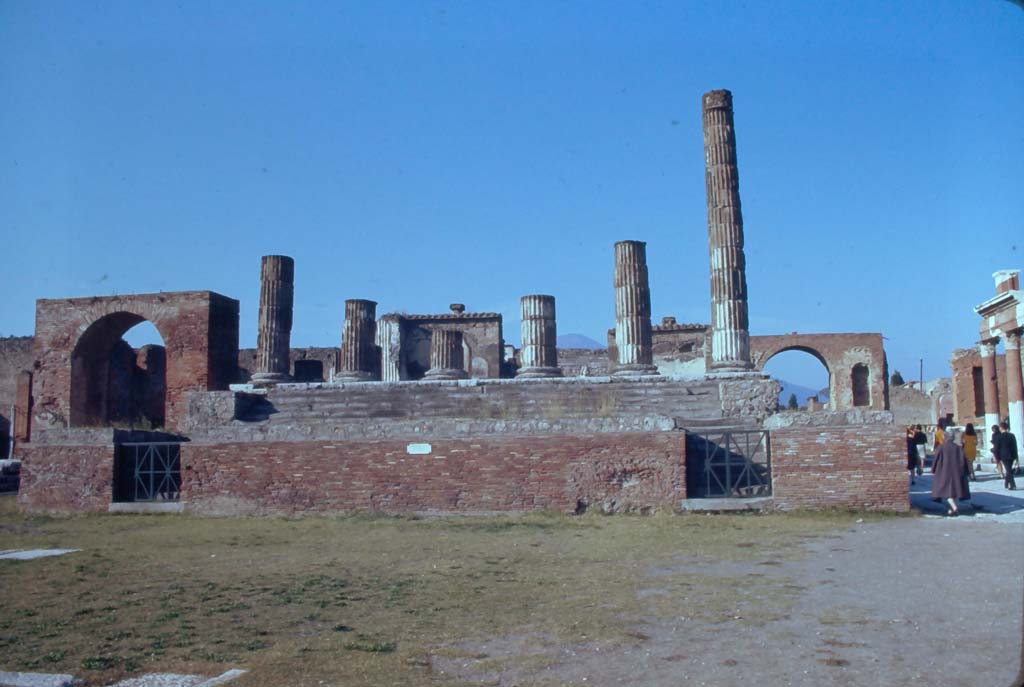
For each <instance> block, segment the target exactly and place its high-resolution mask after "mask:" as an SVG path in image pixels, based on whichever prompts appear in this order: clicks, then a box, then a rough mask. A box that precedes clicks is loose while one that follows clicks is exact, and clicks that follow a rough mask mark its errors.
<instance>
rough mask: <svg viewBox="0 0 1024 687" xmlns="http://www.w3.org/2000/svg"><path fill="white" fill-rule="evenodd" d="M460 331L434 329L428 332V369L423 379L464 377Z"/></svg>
mask: <svg viewBox="0 0 1024 687" xmlns="http://www.w3.org/2000/svg"><path fill="white" fill-rule="evenodd" d="M463 357H464V356H463V355H462V332H460V331H455V330H452V329H435V330H434V331H432V332H431V333H430V369H429V370H427V373H426V374H425V375H424V379H465V378H466V377H468V376H469V375H467V374H466V370H465V364H464V363H463Z"/></svg>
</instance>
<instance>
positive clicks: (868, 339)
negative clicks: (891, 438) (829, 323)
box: [750, 333, 889, 410]
mask: <svg viewBox="0 0 1024 687" xmlns="http://www.w3.org/2000/svg"><path fill="white" fill-rule="evenodd" d="M788 350H798V351H804V352H806V353H810V354H811V355H813V356H814V357H815V358H817V359H818V360H819V361H821V363H822V364H823V365H824V366H825V369H827V370H828V372H829V385H828V386H829V404H828V408H829V410H850V409H852V408H855V407H859V408H865V409H870V410H888V409H889V379H888V374H889V371H888V369H887V364H886V360H885V349H884V348H883V347H882V335H881V334H797V333H793V334H780V335H774V336H752V337H750V359H751V362H752V363H753V365H754V367H755V368H756V369H757V370H763V369H764V366H765V363H767V362H768V361H769V360H771V359H772V358H773V357H774V356H776V355H778V354H779V353H782V352H783V351H788ZM855 379H856V380H857V381H856V383H855V381H854V380H855ZM855 387H856V394H855Z"/></svg>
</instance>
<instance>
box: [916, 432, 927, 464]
mask: <svg viewBox="0 0 1024 687" xmlns="http://www.w3.org/2000/svg"><path fill="white" fill-rule="evenodd" d="M914 445H915V446H917V474H919V475H920V474H921V473H923V472H924V459H925V458H926V457H927V453H928V449H927V448H926V447H927V445H928V435H927V434H925V433H924V429H922V428H921V425H918V426H917V428H916V431H915V432H914Z"/></svg>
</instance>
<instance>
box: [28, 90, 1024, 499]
mask: <svg viewBox="0 0 1024 687" xmlns="http://www.w3.org/2000/svg"><path fill="white" fill-rule="evenodd" d="M702 117H703V130H704V151H705V164H706V180H707V189H706V191H707V201H708V216H707V220H708V245H709V263H710V268H711V279H710V282H711V283H710V300H711V322H710V323H709V324H677V323H676V321H675V319H674V318H666V319H664V320H662V322H661V324H660V325H653V324H652V322H651V293H650V286H649V280H648V271H647V260H646V255H647V250H648V246H647V244H646V243H645V242H643V241H636V240H631V241H620V242H618V243H616V244H615V245H614V246H613V247H612V251H611V255H610V258H612V259H611V261H610V263H611V266H612V271H611V273H610V275H609V277H610V278H609V281H610V282H611V283H610V286H611V289H610V291H609V294H608V297H609V298H611V299H613V300H614V306H615V321H614V328H611V329H609V331H608V340H609V346H608V348H607V349H606V350H603V351H595V352H585V351H581V350H571V351H566V350H559V349H558V348H557V346H556V327H557V318H556V311H555V297H554V296H552V295H543V294H531V295H524V296H522V297H521V299H520V306H521V321H520V328H521V329H520V331H521V334H522V338H521V346H520V348H519V349H518V350H516V349H514V348H512V347H510V346H508V345H507V344H506V343H505V341H504V337H503V322H502V317H501V315H499V314H497V313H491V312H481V313H471V312H466V308H465V305H464V304H461V303H453V304H451V305H450V306H449V311H448V312H444V313H439V314H405V313H384V314H381V315H379V316H378V314H377V311H376V306H377V304H376V303H375V302H374V301H372V300H368V299H365V298H358V299H357V298H350V299H348V300H345V301H344V316H343V319H342V322H341V341H340V345H339V346H337V347H332V346H328V347H324V348H317V349H292V348H290V332H291V326H292V308H293V298H294V293H293V284H294V270H295V269H296V265H295V264H294V261H293V260H292V259H291V258H290V257H288V256H281V255H271V256H264V257H263V259H262V263H261V272H260V303H259V330H258V333H257V334H258V335H257V348H256V350H255V351H252V350H242V351H240V350H239V348H238V314H239V303H238V302H237V301H235V300H233V299H231V298H228V297H225V296H221V295H219V294H215V293H211V292H208V291H195V292H181V293H160V294H139V295H126V296H112V297H93V298H75V299H63V300H40V301H38V302H37V317H36V331H35V336H34V338H33V340H32V349H31V356H32V359H31V362H30V363H27V364H25V365H24V366H23V367H24V371H22V370H20V369H19V370H17V372H19V373H21V374H19V375H18V376H17V382H16V384H15V385H13V386H16V396H17V402H16V404H15V405H16V407H17V410H16V411H15V413H16V415H15V419H16V422H15V423H14V427H13V434H14V435H15V439H16V449H15V451H16V454H17V455H18V456H19V457H20V458H21V459H22V460H23V466H24V470H23V475H22V487H21V490H20V492H19V497H18V499H19V505H20V507H21V508H23V509H25V510H28V511H105V510H142V511H146V510H151V509H158V510H177V511H185V512H194V513H205V514H241V513H287V514H292V513H303V512H322V513H336V512H352V511H380V512H392V513H410V512H437V513H450V512H460V513H469V512H475V513H481V512H496V511H521V510H529V509H556V510H561V511H565V512H582V511H585V510H587V509H590V508H597V509H600V510H602V511H605V512H620V511H640V512H647V511H650V510H655V509H670V510H679V509H687V508H693V507H699V504H697V503H695V502H697V501H699V500H700V499H706V498H732V499H740V500H742V499H746V500H747V501H748V502H749V503H754V502H756V503H757V504H758V507H761V508H782V509H786V508H816V507H832V506H840V507H852V508H877V509H888V510H906V509H907V508H908V494H907V483H906V479H905V466H904V445H903V436H902V432H901V431H900V430H899V429H898V428H896V427H894V426H893V424H892V415H891V413H889V412H888V381H887V377H888V374H887V369H886V362H885V353H884V350H883V348H882V338H881V335H880V334H871V333H867V334H795V333H794V334H785V335H772V336H751V334H750V332H749V328H748V294H747V283H746V275H745V269H746V267H745V257H744V252H743V220H742V215H741V211H740V198H739V183H738V172H737V169H738V166H737V156H736V136H735V130H734V115H733V100H732V95H731V94H730V93H729V92H728V91H721V90H719V91H711V92H709V93H707V94H705V95H704V97H703V98H702ZM299 267H300V268H301V266H299ZM143 320H148V321H149V322H152V323H153V325H154V326H155V327H156V328H157V330H158V331H159V333H160V335H161V337H162V338H163V341H164V346H163V347H162V348H160V347H155V348H154V349H151V350H147V351H145V352H143V351H141V350H140V351H138V352H134V351H131V350H130V347H129V348H128V350H125V349H124V347H125V346H126V344H124V342H123V341H122V339H121V336H122V335H123V334H124V333H125V332H126V331H127V330H128V329H129V328H130V327H132V326H134V325H135V324H137V323H139V322H141V321H143ZM1016 340H1017V341H1018V342H1019V335H1018V338H1017V339H1016ZM156 349H159V350H156ZM785 350H801V351H806V352H808V353H810V354H811V355H814V356H815V357H817V358H818V359H819V360H820V361H821V362H822V363H823V364H824V365H825V367H826V369H827V370H828V372H829V376H830V382H829V388H830V392H831V393H830V398H829V401H828V405H827V408H823V409H821V410H820V411H818V412H814V413H788V414H785V415H786V419H785V420H782V419H780V415H781V414H778V413H777V410H778V408H777V406H778V400H777V397H778V393H779V385H778V383H777V382H775V381H774V380H772V379H770V378H769V377H767V376H766V375H765V374H763V372H761V370H763V367H764V364H765V363H766V362H767V361H768V360H769V359H770V358H772V357H773V356H774V355H777V354H778V353H780V352H782V351H785ZM1017 374H1018V377H1019V367H1018V368H1017ZM125 389H129V390H131V391H130V393H127V395H126V392H125V391H124V390H125ZM1016 399H1017V400H1016V401H1013V400H1012V397H1011V403H1014V402H1016V403H1017V404H1018V406H1019V405H1020V394H1019V392H1018V395H1017V396H1016ZM143 465H144V466H145V470H143V469H142V468H141V467H140V466H143ZM825 470H827V471H828V472H829V474H830V476H832V479H830V480H829V481H828V484H825V483H823V481H822V480H821V479H820V476H821V474H822V472H823V471H825ZM153 475H156V477H153ZM147 480H148V481H147Z"/></svg>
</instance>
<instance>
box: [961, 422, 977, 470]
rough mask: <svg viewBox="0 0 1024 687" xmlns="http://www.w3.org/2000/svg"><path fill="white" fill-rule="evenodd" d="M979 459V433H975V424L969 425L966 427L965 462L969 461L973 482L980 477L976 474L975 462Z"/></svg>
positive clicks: (968, 465) (968, 467)
mask: <svg viewBox="0 0 1024 687" xmlns="http://www.w3.org/2000/svg"><path fill="white" fill-rule="evenodd" d="M977 457H978V433H977V432H975V431H974V424H973V423H971V422H968V423H967V426H966V427H964V460H966V461H967V472H968V474H970V476H971V481H972V482H974V481H977V479H978V476H977V475H976V474H975V473H974V460H975V459H976V458H977Z"/></svg>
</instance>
